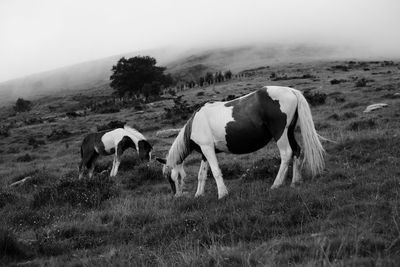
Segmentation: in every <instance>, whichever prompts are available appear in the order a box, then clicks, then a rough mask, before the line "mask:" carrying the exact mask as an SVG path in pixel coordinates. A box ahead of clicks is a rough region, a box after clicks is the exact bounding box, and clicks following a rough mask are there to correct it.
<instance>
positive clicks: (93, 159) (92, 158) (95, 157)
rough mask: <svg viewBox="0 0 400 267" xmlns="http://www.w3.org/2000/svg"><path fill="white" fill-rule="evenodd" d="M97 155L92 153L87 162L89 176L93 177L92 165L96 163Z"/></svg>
mask: <svg viewBox="0 0 400 267" xmlns="http://www.w3.org/2000/svg"><path fill="white" fill-rule="evenodd" d="M98 156H99V155H98V154H97V153H94V154H93V155H92V157H91V158H90V160H89V162H88V170H89V178H92V177H93V172H94V167H95V165H96V160H97V157H98Z"/></svg>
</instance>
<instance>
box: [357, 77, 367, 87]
mask: <svg viewBox="0 0 400 267" xmlns="http://www.w3.org/2000/svg"><path fill="white" fill-rule="evenodd" d="M365 86H367V79H365V78H361V79H359V80H357V81H356V87H365Z"/></svg>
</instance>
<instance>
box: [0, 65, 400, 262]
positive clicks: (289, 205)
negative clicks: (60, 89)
mask: <svg viewBox="0 0 400 267" xmlns="http://www.w3.org/2000/svg"><path fill="white" fill-rule="evenodd" d="M365 69H368V70H367V71H366V70H365ZM388 71H391V72H390V73H388ZM253 72H254V73H253ZM273 72H274V73H284V74H285V75H287V77H292V78H291V79H288V80H281V81H279V85H283V86H292V87H296V88H298V89H300V90H303V91H304V90H309V92H310V95H314V96H322V98H323V99H324V100H323V101H322V100H321V101H317V102H318V103H320V104H321V105H318V106H314V107H312V111H313V114H314V120H315V122H316V125H317V127H318V129H319V131H320V134H321V135H323V136H324V137H327V138H329V139H331V140H334V141H335V143H329V142H328V143H324V145H325V147H326V149H327V158H326V171H325V172H324V173H323V174H322V175H320V176H319V177H316V178H314V179H312V178H311V177H309V176H308V174H306V173H304V178H305V179H304V183H303V184H302V185H301V186H300V187H298V188H290V187H289V186H287V185H286V186H284V187H282V188H280V189H277V190H273V191H272V190H270V189H269V188H270V186H271V184H272V182H273V179H274V177H275V175H276V173H277V170H278V168H279V157H278V151H277V149H276V145H275V144H273V143H271V144H269V145H268V146H267V149H262V150H260V151H257V152H256V153H253V154H251V155H240V156H238V155H220V156H219V159H220V165H221V169H222V171H223V174H224V176H225V177H226V183H227V186H228V188H229V190H230V194H229V196H228V197H227V198H226V199H223V200H221V201H218V200H217V192H216V186H215V182H214V181H213V179H212V177H211V176H210V175H209V179H208V182H207V185H206V194H205V196H204V197H201V198H199V199H194V198H193V195H194V192H195V190H196V186H197V183H196V177H197V172H198V167H199V164H200V156H199V155H198V154H195V153H194V154H193V155H191V156H190V157H189V158H188V159H187V160H186V171H187V174H188V180H187V184H186V187H185V192H186V193H187V194H186V195H185V196H184V197H181V198H179V199H174V198H173V197H172V196H171V193H170V188H169V185H168V183H167V182H166V181H164V180H163V179H162V175H161V169H160V166H158V165H156V163H151V164H149V165H146V164H140V163H139V162H138V161H137V159H136V157H135V156H133V153H132V152H129V153H127V154H126V155H125V156H124V158H123V161H122V164H121V168H120V172H119V173H118V176H117V177H115V178H113V179H111V180H110V179H108V178H107V177H106V176H107V173H106V174H101V175H100V174H99V173H98V174H96V176H95V178H94V179H93V180H89V179H85V180H83V181H78V180H76V178H77V166H78V163H79V160H80V158H79V146H80V142H81V140H82V138H83V136H84V135H85V134H87V133H88V132H91V131H96V130H97V127H98V126H101V125H107V124H108V123H109V122H110V121H117V120H118V121H124V122H127V123H128V124H130V125H134V126H135V127H137V128H138V129H141V130H142V131H143V132H144V133H145V135H146V137H148V139H149V140H151V142H152V143H153V145H154V149H155V151H154V154H155V155H157V156H164V155H165V153H166V151H167V150H168V148H169V145H170V144H171V143H172V141H173V139H158V138H157V137H155V132H156V131H157V130H159V129H163V128H171V127H172V125H171V124H169V123H170V122H166V121H165V120H164V119H163V115H164V107H169V108H172V107H173V105H174V103H173V102H172V101H171V100H165V101H162V102H157V103H155V104H152V105H149V106H148V107H147V108H146V111H145V113H138V112H137V111H136V110H135V109H134V108H133V107H132V108H126V109H122V110H121V111H120V112H117V113H112V114H89V115H88V116H86V117H76V118H66V119H64V117H65V111H66V110H71V108H72V107H75V106H77V107H79V103H77V101H76V100H74V99H76V98H74V96H66V97H64V98H56V97H54V98H51V97H50V98H49V97H47V98H46V99H45V100H38V102H37V103H34V108H33V110H32V112H38V113H41V112H42V113H43V114H45V113H46V112H48V107H47V106H48V105H53V106H55V107H57V108H56V109H55V111H54V115H55V116H59V117H58V118H57V119H55V120H54V121H53V122H50V123H42V124H32V125H26V124H22V125H18V124H17V125H14V126H13V127H12V128H11V129H10V135H9V136H7V137H2V138H1V139H0V145H1V158H0V159H1V160H0V177H1V179H0V183H1V187H2V190H1V192H0V208H1V210H0V223H1V224H2V226H3V228H4V229H7V230H5V231H2V232H0V239H1V240H0V243H1V244H0V246H3V247H4V246H6V247H7V246H8V247H7V249H4V250H3V249H2V253H3V254H1V255H0V256H1V259H0V260H2V261H3V263H5V264H10V263H16V262H17V263H18V262H19V263H24V262H25V261H28V260H29V262H27V263H29V264H32V265H48V266H59V265H67V264H68V265H86V266H109V265H121V266H126V265H135V266H136V265H146V266H147V265H161V266H171V265H174V266H175V265H177V266H180V265H185V266H210V265H216V266H257V265H284V266H285V265H301V266H303V265H307V266H313V265H318V266H319V265H324V266H326V265H329V266H330V265H341V266H346V265H362V266H364V265H384V266H386V265H395V264H396V263H397V262H398V261H399V260H400V254H399V253H398V251H399V249H400V242H399V236H400V228H399V224H400V208H399V207H400V181H399V179H398V177H400V169H399V167H398V162H400V130H399V129H400V121H399V120H398V119H397V118H398V117H399V116H400V109H399V106H400V105H399V102H398V101H399V99H398V98H397V99H396V98H390V97H389V95H390V94H393V88H395V87H396V88H397V85H398V82H397V80H398V79H399V78H400V74H399V71H398V65H396V64H395V65H385V64H383V63H382V64H377V63H370V62H365V63H364V62H361V63H357V62H356V63H354V62H353V63H351V62H332V63H329V62H315V63H310V64H290V65H282V66H279V65H278V66H275V67H270V68H260V69H257V70H254V71H252V76H251V77H242V78H238V79H236V80H232V81H230V82H227V83H221V84H218V85H216V86H215V87H214V86H213V87H207V88H194V89H191V90H190V91H186V92H184V93H183V94H184V96H183V98H184V99H185V100H186V101H187V103H188V105H195V104H198V103H200V102H203V101H206V100H219V99H223V98H226V97H228V96H229V95H236V96H240V95H242V94H245V93H247V92H250V91H252V90H254V89H257V88H259V87H261V86H264V85H267V84H272V82H271V81H268V77H270V75H271V73H273ZM373 73H375V74H373ZM305 74H309V75H311V76H312V77H313V78H312V79H309V78H303V75H305ZM369 75H370V76H372V75H373V79H369V78H370V77H369ZM311 76H310V77H311ZM293 77H294V78H293ZM307 77H308V76H307ZM353 77H364V78H365V79H366V81H367V84H366V86H362V87H358V86H357V85H356V80H357V79H355V78H353ZM333 80H337V81H340V82H339V83H337V82H333V83H332V82H331V81H333ZM273 84H277V83H276V82H273ZM322 98H321V99H322ZM383 99H384V101H385V102H386V103H387V104H388V105H389V106H388V107H387V108H385V109H381V110H377V111H374V112H372V113H368V114H365V113H363V112H362V111H363V109H364V108H365V106H366V105H369V104H373V103H376V102H382V101H383ZM323 102H325V103H324V104H322V103H323ZM63 103H64V104H63ZM63 105H66V106H63ZM182 115H185V114H182ZM186 115H187V114H186ZM20 118H21V115H18V114H17V115H16V116H14V117H13V116H11V117H4V118H2V121H3V122H5V123H9V122H10V121H12V120H15V121H16V122H18V121H19V120H20ZM175 123H177V125H175V126H173V127H174V128H176V127H179V126H181V125H182V124H183V121H180V120H178V121H176V122H175ZM62 129H66V130H68V132H70V135H66V136H62V138H55V139H54V140H52V138H50V139H48V138H46V137H47V136H49V135H50V134H51V133H53V132H59V131H61V130H62ZM32 138H34V139H36V140H43V141H44V142H41V143H40V145H38V146H36V145H35V146H34V145H32V142H31V143H30V140H32ZM25 155H29V160H27V159H28V156H25ZM110 164H111V159H110V158H101V159H100V161H99V164H98V165H99V166H98V168H97V170H98V171H99V172H100V171H102V170H107V169H109V168H110ZM27 176H31V177H32V179H31V181H30V182H29V183H27V184H25V185H24V186H21V187H16V188H9V187H7V185H9V184H10V183H12V182H15V181H18V180H21V179H23V178H24V177H27ZM287 182H290V181H289V180H288V181H287ZM4 240H5V241H4ZM5 242H7V243H5ZM5 244H6V245H5ZM7 244H10V245H7ZM4 253H5V254H4Z"/></svg>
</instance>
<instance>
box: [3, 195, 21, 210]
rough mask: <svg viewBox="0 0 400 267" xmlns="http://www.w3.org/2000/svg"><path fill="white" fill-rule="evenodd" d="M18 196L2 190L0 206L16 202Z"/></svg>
mask: <svg viewBox="0 0 400 267" xmlns="http://www.w3.org/2000/svg"><path fill="white" fill-rule="evenodd" d="M16 200H17V197H16V196H15V195H14V194H11V193H8V192H0V208H3V207H4V206H5V205H7V204H9V203H14V202H15V201H16Z"/></svg>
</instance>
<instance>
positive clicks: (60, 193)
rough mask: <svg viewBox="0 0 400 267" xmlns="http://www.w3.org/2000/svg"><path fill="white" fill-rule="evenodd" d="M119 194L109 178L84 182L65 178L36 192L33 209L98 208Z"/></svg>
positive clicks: (97, 178)
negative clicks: (52, 207) (47, 207)
mask: <svg viewBox="0 0 400 267" xmlns="http://www.w3.org/2000/svg"><path fill="white" fill-rule="evenodd" d="M118 194H119V192H118V190H117V188H116V185H115V182H114V181H113V180H111V179H110V178H108V177H106V178H100V177H96V178H95V179H94V178H92V179H82V180H76V179H68V178H64V179H62V180H61V181H60V182H58V183H57V184H55V185H52V186H47V187H44V188H42V189H41V190H39V191H38V192H36V193H35V194H34V195H33V201H32V207H33V208H40V207H43V206H47V205H65V204H69V205H71V206H73V207H85V208H96V207H99V206H100V204H101V203H102V202H103V201H105V200H107V199H110V198H112V197H115V196H117V195H118Z"/></svg>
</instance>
